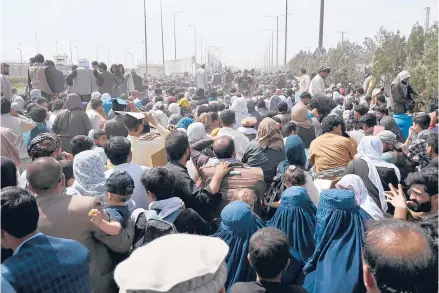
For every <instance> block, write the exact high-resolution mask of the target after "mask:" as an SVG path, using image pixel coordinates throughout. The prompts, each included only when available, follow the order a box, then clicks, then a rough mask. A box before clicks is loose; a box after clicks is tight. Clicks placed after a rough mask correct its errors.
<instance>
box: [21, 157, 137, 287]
mask: <svg viewBox="0 0 439 293" xmlns="http://www.w3.org/2000/svg"><path fill="white" fill-rule="evenodd" d="M27 180H28V182H29V188H30V190H31V191H32V192H33V193H34V194H35V195H36V196H37V203H38V208H39V214H40V215H39V220H38V228H39V230H40V231H41V232H42V233H44V234H46V235H50V236H55V237H62V238H69V239H73V240H76V241H78V242H79V243H81V244H82V245H84V246H85V247H87V248H88V249H89V251H90V273H91V278H92V287H93V291H94V292H102V293H104V292H116V291H115V288H114V284H113V274H112V272H111V271H112V269H113V268H114V265H115V264H114V263H113V260H112V258H111V254H110V251H109V250H112V251H114V252H119V253H125V252H128V250H129V249H130V247H131V245H132V243H131V242H132V237H133V233H134V229H133V227H132V225H128V226H127V228H125V229H123V230H122V232H121V234H119V235H117V236H109V235H107V234H105V233H104V232H101V230H100V229H99V228H97V227H96V226H95V225H93V224H92V223H91V222H90V217H89V215H88V213H89V211H90V210H91V209H98V210H99V211H100V212H101V213H102V214H103V215H106V213H104V212H103V211H102V208H101V204H100V202H99V200H98V199H97V198H96V197H90V196H70V195H66V194H63V192H64V188H65V180H64V174H63V172H62V167H61V165H60V164H59V162H57V161H56V160H55V159H53V158H49V157H44V158H38V159H36V160H35V161H33V162H32V164H31V165H30V166H29V168H28V170H27ZM106 220H108V219H106Z"/></svg>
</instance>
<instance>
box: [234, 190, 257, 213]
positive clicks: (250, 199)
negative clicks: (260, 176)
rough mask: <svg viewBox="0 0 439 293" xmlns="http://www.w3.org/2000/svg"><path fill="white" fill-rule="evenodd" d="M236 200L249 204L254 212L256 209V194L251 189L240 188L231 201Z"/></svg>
mask: <svg viewBox="0 0 439 293" xmlns="http://www.w3.org/2000/svg"><path fill="white" fill-rule="evenodd" d="M235 200H242V201H243V202H245V203H247V204H248V205H249V206H250V208H251V209H252V211H253V210H254V208H255V202H256V194H255V192H254V191H253V190H251V189H249V188H240V189H237V190H235V192H234V193H233V195H232V200H231V201H235Z"/></svg>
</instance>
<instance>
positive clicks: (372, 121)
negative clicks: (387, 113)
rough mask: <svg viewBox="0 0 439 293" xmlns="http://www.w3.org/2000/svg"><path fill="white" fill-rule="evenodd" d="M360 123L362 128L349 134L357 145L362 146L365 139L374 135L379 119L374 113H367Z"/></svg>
mask: <svg viewBox="0 0 439 293" xmlns="http://www.w3.org/2000/svg"><path fill="white" fill-rule="evenodd" d="M358 122H359V125H361V128H360V129H356V130H353V131H349V132H348V133H349V136H350V137H352V138H353V139H355V141H356V142H357V145H359V144H360V142H361V140H362V139H363V137H365V136H371V135H373V132H374V129H375V126H376V125H377V118H376V116H375V115H374V114H372V113H366V114H365V115H364V116H361V117H360V119H359V121H358Z"/></svg>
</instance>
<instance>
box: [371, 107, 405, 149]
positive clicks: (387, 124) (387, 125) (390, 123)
mask: <svg viewBox="0 0 439 293" xmlns="http://www.w3.org/2000/svg"><path fill="white" fill-rule="evenodd" d="M375 114H376V117H377V119H378V123H379V125H380V126H384V129H385V130H390V131H392V132H393V133H394V134H395V135H396V139H397V140H398V141H399V142H402V143H403V142H405V137H404V135H403V134H402V131H401V129H400V128H399V127H398V124H396V122H395V120H394V119H393V117H392V116H390V115H389V109H388V108H387V107H386V106H385V105H383V106H380V107H378V108H376V109H375Z"/></svg>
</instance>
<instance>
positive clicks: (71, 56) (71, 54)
mask: <svg viewBox="0 0 439 293" xmlns="http://www.w3.org/2000/svg"><path fill="white" fill-rule="evenodd" d="M72 42H76V41H75V40H70V63H71V64H73V53H72Z"/></svg>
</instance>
